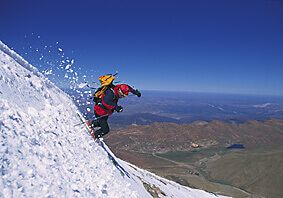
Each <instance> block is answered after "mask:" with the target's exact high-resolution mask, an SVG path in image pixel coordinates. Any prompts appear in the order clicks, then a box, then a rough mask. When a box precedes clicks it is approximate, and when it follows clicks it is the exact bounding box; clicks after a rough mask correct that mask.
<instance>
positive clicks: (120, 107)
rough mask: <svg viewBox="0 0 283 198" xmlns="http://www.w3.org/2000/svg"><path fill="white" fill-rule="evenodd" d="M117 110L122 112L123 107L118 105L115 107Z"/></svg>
mask: <svg viewBox="0 0 283 198" xmlns="http://www.w3.org/2000/svg"><path fill="white" fill-rule="evenodd" d="M115 111H117V112H118V113H121V112H122V111H123V107H122V106H118V107H116V108H115Z"/></svg>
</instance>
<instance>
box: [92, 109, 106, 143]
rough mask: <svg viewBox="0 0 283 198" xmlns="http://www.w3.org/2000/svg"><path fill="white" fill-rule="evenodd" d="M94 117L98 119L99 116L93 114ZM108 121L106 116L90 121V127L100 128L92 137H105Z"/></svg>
mask: <svg viewBox="0 0 283 198" xmlns="http://www.w3.org/2000/svg"><path fill="white" fill-rule="evenodd" d="M95 116H96V117H99V115H97V114H96V113H95ZM107 120H108V116H105V117H102V118H99V119H98V120H95V121H92V123H91V124H92V127H100V129H98V130H97V131H95V132H94V136H95V137H96V138H100V137H102V136H104V135H106V134H107V133H108V132H109V130H110V129H109V125H108V123H107Z"/></svg>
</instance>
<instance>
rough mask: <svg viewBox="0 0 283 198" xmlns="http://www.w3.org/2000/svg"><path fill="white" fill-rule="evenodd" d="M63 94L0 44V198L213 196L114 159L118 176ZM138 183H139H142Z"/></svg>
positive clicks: (73, 106)
mask: <svg viewBox="0 0 283 198" xmlns="http://www.w3.org/2000/svg"><path fill="white" fill-rule="evenodd" d="M76 112H77V108H76V106H75V105H74V104H73V102H72V100H71V99H70V97H69V96H68V95H66V94H65V93H64V92H63V91H61V90H60V89H58V88H57V87H56V86H55V85H53V84H52V83H51V82H50V81H49V80H48V79H46V78H45V77H44V76H43V75H42V74H41V73H39V71H38V70H37V69H36V68H34V67H33V66H31V65H30V64H29V63H28V62H27V61H25V60H24V59H23V58H22V57H20V56H19V55H18V54H16V53H15V52H14V51H12V50H10V49H9V48H8V47H7V46H6V45H4V44H3V43H2V42H1V41H0V130H1V136H0V175H1V179H0V197H5V198H6V197H7V198H8V197H111V198H112V197H129V198H133V197H142V198H145V197H151V196H150V194H149V193H148V192H147V191H146V190H145V188H144V185H143V183H147V184H148V185H149V186H155V187H157V188H158V190H159V192H158V194H159V196H160V197H216V196H215V195H212V194H209V193H206V192H204V191H200V190H195V189H190V188H187V187H183V186H181V185H179V184H177V183H174V182H171V181H168V180H166V179H163V178H161V177H158V176H155V175H153V174H151V173H149V172H147V171H144V170H141V169H139V168H137V167H134V166H133V165H130V164H128V163H126V162H123V161H121V160H119V162H120V163H121V164H122V165H123V166H124V168H125V169H127V170H128V171H129V172H130V173H131V175H132V178H127V177H122V176H121V175H120V173H119V171H117V169H116V168H115V167H114V166H113V165H112V163H111V162H110V161H109V159H108V158H107V155H106V153H105V152H104V150H103V149H102V148H101V147H100V146H98V144H96V143H95V142H94V141H93V140H92V138H91V137H90V136H89V135H88V134H87V131H86V130H85V129H84V127H82V126H79V127H74V125H76V124H78V123H79V120H78V117H77V116H76ZM142 181H143V183H142Z"/></svg>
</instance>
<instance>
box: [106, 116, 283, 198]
mask: <svg viewBox="0 0 283 198" xmlns="http://www.w3.org/2000/svg"><path fill="white" fill-rule="evenodd" d="M105 141H106V143H107V144H108V145H110V148H111V150H112V151H114V153H115V154H116V155H117V156H118V157H119V158H121V159H123V160H125V161H129V162H131V163H133V164H136V165H137V166H140V167H142V168H144V169H147V170H149V171H151V172H154V173H156V174H158V175H160V176H162V177H166V178H168V179H172V180H174V181H176V182H178V183H180V184H182V185H187V186H190V187H195V188H198V189H203V190H206V191H209V192H216V193H217V194H224V195H227V196H232V197H235V198H248V197H256V198H258V197H262V196H268V197H271V198H277V197H282V195H283V192H282V189H281V186H282V179H281V178H282V174H281V172H280V169H278V167H280V166H281V164H282V159H283V158H282V142H283V121H282V120H278V119H268V120H265V121H247V122H245V123H244V124H240V125H232V124H227V123H225V122H221V121H217V120H212V121H211V122H209V123H207V122H204V121H197V122H194V123H191V124H173V123H153V124H151V125H147V126H140V125H132V126H128V127H126V128H124V129H121V130H116V131H111V132H110V133H109V135H107V136H106V137H105ZM234 143H242V144H244V146H245V147H246V148H247V149H244V150H238V151H237V150H229V149H226V148H225V147H226V146H228V145H231V144H234ZM247 164H248V166H247ZM259 170H260V174H259ZM274 182H275V183H276V185H273V183H274ZM277 183H278V184H277Z"/></svg>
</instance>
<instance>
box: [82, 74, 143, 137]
mask: <svg viewBox="0 0 283 198" xmlns="http://www.w3.org/2000/svg"><path fill="white" fill-rule="evenodd" d="M109 76H110V77H109ZM105 79H107V82H104V80H105ZM114 79H115V78H114V77H113V76H111V75H108V76H101V77H100V78H99V80H100V82H101V85H102V87H101V88H100V89H98V91H97V92H99V91H100V92H102V93H101V95H100V96H99V97H97V96H96V94H95V97H94V98H95V99H94V101H95V102H96V104H95V106H94V114H95V117H96V118H97V119H96V120H93V121H91V122H88V123H87V124H88V126H89V127H90V128H91V129H92V132H91V135H92V137H93V138H101V137H103V136H104V135H106V134H107V133H108V132H109V130H110V129H109V125H108V123H107V120H108V117H109V116H110V115H112V114H113V113H114V111H117V112H118V113H120V112H122V111H123V107H122V106H119V105H118V104H117V103H118V101H119V99H121V98H125V97H127V96H128V94H129V92H131V93H133V94H134V95H137V96H138V97H141V92H140V91H138V90H137V89H133V88H132V87H130V86H129V85H127V84H118V85H116V86H115V85H113V84H112V82H113V80H114ZM109 82H110V83H109ZM97 92H96V93H97ZM95 127H100V129H98V130H97V131H94V128H95Z"/></svg>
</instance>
